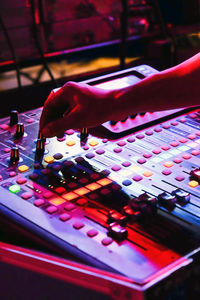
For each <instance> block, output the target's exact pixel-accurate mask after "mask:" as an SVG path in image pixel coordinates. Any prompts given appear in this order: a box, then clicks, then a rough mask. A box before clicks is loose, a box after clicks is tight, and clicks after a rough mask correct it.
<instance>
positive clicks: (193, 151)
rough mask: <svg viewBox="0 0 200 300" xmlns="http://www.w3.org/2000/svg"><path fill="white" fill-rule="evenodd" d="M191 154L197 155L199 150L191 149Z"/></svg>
mask: <svg viewBox="0 0 200 300" xmlns="http://www.w3.org/2000/svg"><path fill="white" fill-rule="evenodd" d="M191 154H192V155H194V156H197V155H199V154H200V151H199V150H192V152H191Z"/></svg>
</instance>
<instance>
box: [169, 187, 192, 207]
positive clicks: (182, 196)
mask: <svg viewBox="0 0 200 300" xmlns="http://www.w3.org/2000/svg"><path fill="white" fill-rule="evenodd" d="M172 195H174V196H176V198H177V199H178V201H179V202H180V203H181V204H183V205H184V204H187V203H188V202H190V194H189V193H188V192H185V191H183V190H181V189H177V190H175V191H173V192H172Z"/></svg>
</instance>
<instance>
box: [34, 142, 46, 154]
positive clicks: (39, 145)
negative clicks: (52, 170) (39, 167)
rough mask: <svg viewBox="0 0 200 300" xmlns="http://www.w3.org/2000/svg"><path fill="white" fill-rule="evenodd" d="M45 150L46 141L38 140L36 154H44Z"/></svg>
mask: <svg viewBox="0 0 200 300" xmlns="http://www.w3.org/2000/svg"><path fill="white" fill-rule="evenodd" d="M44 150H45V140H43V139H38V140H37V143H36V153H37V154H42V153H43V152H44Z"/></svg>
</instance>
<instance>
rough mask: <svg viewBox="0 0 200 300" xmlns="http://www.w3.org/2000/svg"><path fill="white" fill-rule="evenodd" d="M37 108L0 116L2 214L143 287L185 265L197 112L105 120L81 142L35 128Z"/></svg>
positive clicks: (198, 214)
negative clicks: (101, 130)
mask: <svg viewBox="0 0 200 300" xmlns="http://www.w3.org/2000/svg"><path fill="white" fill-rule="evenodd" d="M155 72H156V70H154V69H153V68H151V67H149V66H146V65H142V66H139V67H135V68H131V69H128V70H125V71H121V72H116V73H113V74H109V75H106V76H104V77H98V78H95V79H91V80H90V81H87V83H90V84H95V85H98V86H99V87H102V88H113V87H116V86H118V87H122V86H127V85H130V84H134V83H135V82H137V81H138V80H142V78H144V77H145V76H149V75H151V74H152V73H155ZM41 110H42V108H37V109H35V110H32V111H27V112H24V113H17V112H16V111H12V112H11V115H10V117H6V118H4V119H1V120H0V153H1V157H0V214H1V217H2V218H3V219H6V220H9V221H10V222H11V224H15V225H18V226H19V227H21V228H23V229H25V230H26V231H27V232H30V233H32V234H33V236H35V237H37V238H40V239H41V240H44V241H46V243H48V244H49V245H50V246H51V247H55V249H56V251H58V253H69V254H72V255H73V256H74V257H76V258H77V259H81V260H82V261H83V262H85V263H88V264H90V265H93V266H96V267H99V268H101V269H104V270H109V271H113V272H115V273H120V274H123V275H125V276H128V277H129V278H131V280H132V281H133V282H134V283H136V284H137V285H141V286H142V285H144V284H146V283H148V282H151V281H154V280H155V278H163V276H164V277H167V276H168V275H169V274H172V273H173V272H175V271H177V270H178V269H181V268H183V267H184V266H186V265H188V264H190V263H191V261H192V256H193V255H194V253H196V252H198V247H199V240H200V239H199V238H200V235H199V228H200V183H199V182H200V168H199V165H200V112H199V110H198V109H197V108H196V109H191V108H190V109H184V110H181V109H177V110H172V111H164V112H155V113H151V114H150V113H148V112H147V113H143V114H142V115H136V116H130V117H128V118H127V119H126V120H122V121H121V122H117V123H116V124H113V122H107V123H105V124H103V127H104V129H105V128H106V132H105V135H104V136H103V137H102V136H101V137H100V135H98V129H97V130H96V132H95V135H94V134H91V133H90V134H89V136H88V139H87V142H86V143H85V144H84V145H81V143H80V133H79V132H78V131H74V130H73V129H70V130H67V131H66V132H65V135H64V136H63V137H62V138H56V137H54V138H50V139H47V138H45V137H44V136H42V135H41V134H38V124H39V118H40V115H41ZM59 251H60V252H59ZM185 274H186V273H185Z"/></svg>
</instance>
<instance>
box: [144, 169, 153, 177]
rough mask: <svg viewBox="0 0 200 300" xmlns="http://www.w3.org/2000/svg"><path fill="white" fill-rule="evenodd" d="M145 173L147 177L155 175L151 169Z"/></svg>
mask: <svg viewBox="0 0 200 300" xmlns="http://www.w3.org/2000/svg"><path fill="white" fill-rule="evenodd" d="M143 175H144V176H145V177H151V176H152V175H153V173H152V172H151V171H149V170H146V171H144V173H143Z"/></svg>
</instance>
